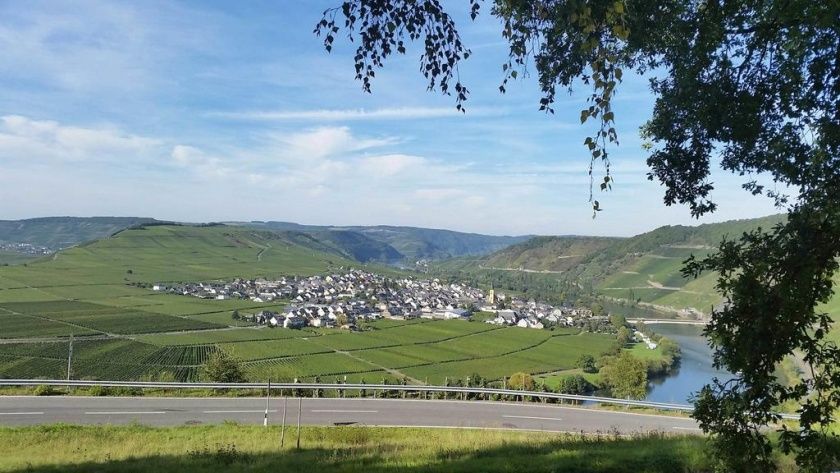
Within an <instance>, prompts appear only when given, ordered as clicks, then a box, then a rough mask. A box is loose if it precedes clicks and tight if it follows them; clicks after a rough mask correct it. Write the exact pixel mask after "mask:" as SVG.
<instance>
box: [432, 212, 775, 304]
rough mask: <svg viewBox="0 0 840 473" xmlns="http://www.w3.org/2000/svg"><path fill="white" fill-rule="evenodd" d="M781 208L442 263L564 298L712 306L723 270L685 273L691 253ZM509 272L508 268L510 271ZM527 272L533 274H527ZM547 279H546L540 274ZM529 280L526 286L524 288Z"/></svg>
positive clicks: (534, 243)
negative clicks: (754, 216) (717, 278)
mask: <svg viewBox="0 0 840 473" xmlns="http://www.w3.org/2000/svg"><path fill="white" fill-rule="evenodd" d="M783 219H784V216H782V215H773V216H768V217H763V218H757V219H748V220H732V221H728V222H721V223H712V224H703V225H698V226H683V225H673V226H665V227H660V228H657V229H655V230H653V231H650V232H647V233H643V234H641V235H637V236H634V237H631V238H597V237H535V238H532V239H530V240H528V241H526V242H523V243H518V244H515V245H511V246H509V247H507V248H504V249H502V250H500V251H498V252H496V253H493V254H490V255H487V256H483V257H480V258H471V259H466V258H461V259H453V260H449V261H445V262H442V263H440V264H438V265H436V269H437V270H440V271H443V272H449V273H452V274H456V273H457V274H458V275H459V276H463V275H472V277H473V278H474V279H477V280H482V281H491V282H492V283H493V284H494V285H496V286H497V287H501V288H504V289H510V290H518V291H523V292H530V293H533V292H534V288H542V289H541V290H540V292H539V294H540V295H543V293H544V292H546V291H550V290H555V291H557V290H560V291H563V293H564V297H566V298H574V297H573V296H572V294H573V295H574V296H576V297H580V296H589V295H600V296H604V297H606V298H607V300H610V299H614V300H615V301H616V302H620V303H627V302H632V303H642V305H646V306H648V307H653V308H657V309H661V310H666V311H673V310H682V309H689V308H691V309H695V310H698V311H701V312H705V313H708V312H709V311H710V310H711V308H712V307H713V306H714V305H716V304H719V303H720V297H719V295H718V294H717V293H716V292H715V290H714V284H715V276H714V275H713V274H706V275H704V276H702V277H700V278H698V279H691V280H689V279H685V278H683V277H682V274H681V272H680V269H681V268H682V265H683V261H685V259H686V258H688V257H689V256H690V255H692V254H694V255H696V256H703V255H705V254H708V253H709V252H710V251H713V250H714V248H716V247H717V246H718V244H719V243H720V241H721V240H722V239H723V238H724V237H729V238H737V237H738V236H739V235H741V234H742V233H743V232H745V231H749V230H752V229H754V228H757V227H762V228H770V227H772V226H773V225H775V224H777V223H779V222H781V221H783ZM503 272H507V273H508V274H504V273H503ZM522 273H549V274H536V275H535V274H530V275H527V276H528V277H527V278H526V277H525V275H524V274H522ZM540 278H542V279H540ZM520 286H521V287H520Z"/></svg>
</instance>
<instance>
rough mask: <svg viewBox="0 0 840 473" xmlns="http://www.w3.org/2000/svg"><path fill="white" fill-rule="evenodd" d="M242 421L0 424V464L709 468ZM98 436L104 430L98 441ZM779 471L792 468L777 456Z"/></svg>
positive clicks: (486, 439) (593, 451)
mask: <svg viewBox="0 0 840 473" xmlns="http://www.w3.org/2000/svg"><path fill="white" fill-rule="evenodd" d="M294 433H295V432H294V429H287V432H286V445H285V448H283V449H281V448H280V446H279V441H278V439H279V437H280V429H279V428H278V427H269V428H268V429H265V428H262V427H254V426H242V425H218V426H185V427H173V428H151V427H142V426H126V427H114V426H98V427H75V426H66V425H57V426H42V427H25V428H0V471H4V472H24V471H27V472H36V473H48V472H49V473H52V472H59V471H60V472H69V473H72V472H87V471H98V472H103V473H107V472H120V473H122V472H125V471H133V472H138V473H143V472H147V471H148V472H151V471H155V472H158V471H191V472H226V473H227V472H237V471H260V472H262V471H264V472H276V471H320V472H351V471H368V472H376V473H385V472H396V471H401V472H405V471H407V472H420V471H423V472H479V471H480V472H497V471H498V472H502V471H504V472H518V471H529V472H531V471H533V472H554V471H575V472H591V473H600V472H612V473H624V472H628V473H630V472H632V473H636V472H641V471H644V472H649V473H660V472H661V473H665V472H668V473H670V472H673V471H711V470H712V466H713V464H712V460H711V459H710V458H709V456H708V455H707V454H706V452H705V445H706V441H705V440H704V439H703V438H702V437H696V436H666V435H661V434H659V435H655V434H651V435H648V436H636V437H634V438H632V439H621V438H613V437H601V438H597V437H583V436H581V435H577V434H552V433H534V432H501V431H492V430H470V429H466V430H465V429H417V428H376V427H304V428H303V429H302V432H301V449H300V450H297V449H295V448H294V441H293V440H294ZM103 439H108V441H107V442H104V441H103ZM781 466H782V468H781V470H780V471H781V472H783V473H784V472H787V471H792V470H791V469H790V465H789V464H787V463H783V464H782V465H781Z"/></svg>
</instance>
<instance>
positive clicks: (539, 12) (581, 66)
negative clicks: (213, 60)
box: [314, 0, 630, 211]
mask: <svg viewBox="0 0 840 473" xmlns="http://www.w3.org/2000/svg"><path fill="white" fill-rule="evenodd" d="M481 3H482V2H481V0H470V3H469V15H470V17H471V18H472V19H473V20H474V19H475V18H476V17H477V16H478V14H479V11H480V7H481ZM513 3H514V2H510V4H508V3H506V2H497V3H496V4H495V5H494V6H493V8H492V14H493V15H496V16H499V17H501V18H502V19H503V20H504V27H503V33H502V34H503V35H504V37H505V38H506V39H507V40H508V42H509V44H510V52H509V59H508V61H507V62H506V63H505V64H503V65H502V72H503V77H502V80H501V85H500V86H499V91H500V92H502V93H504V92H505V91H506V86H507V84H508V82H509V81H510V80H511V79H517V78H518V77H519V76H520V74H521V75H526V74H527V73H528V65H529V63H530V62H532V61H533V62H534V64H535V67H536V69H537V72H538V75H539V77H540V85H541V87H542V90H543V97H542V98H541V99H540V102H539V109H540V110H542V111H545V112H546V113H554V108H553V105H554V102H555V98H556V94H557V89H558V86H559V87H560V88H562V89H565V90H568V91H569V92H571V90H572V82H573V81H574V80H577V79H582V81H583V83H584V84H587V85H589V86H591V87H592V93H591V95H590V96H589V97H588V102H589V105H588V106H587V108H585V109H583V110H581V114H580V119H581V123H585V122H586V121H587V120H589V119H590V118H591V119H597V120H598V127H597V129H596V131H595V133H594V134H593V135H592V136H588V137H587V138H586V139H585V140H584V146H585V147H586V149H587V151H588V153H589V154H590V164H589V175H590V180H591V182H590V183H591V185H590V195H589V200H590V201H591V202H592V205H593V209H594V210H595V211H599V210H601V207H600V204H599V202H598V201H597V200H594V199H593V195H592V192H591V191H592V188H593V187H594V175H593V171H594V168H595V164H596V163H598V162H600V163H602V165H603V170H604V175H603V177H602V178H601V179H600V180H599V187H600V189H601V190H607V189H610V188H611V186H612V175H611V174H610V161H609V153H608V149H607V148H608V145H609V144H615V145H617V144H618V134H617V132H616V130H615V126H614V125H615V113H614V112H613V110H612V106H611V100H612V98H613V96H614V95H615V91H616V86H617V84H618V83H619V82H620V81H621V78H622V74H623V72H622V67H625V66H626V65H628V64H630V63H629V62H628V61H627V60H626V59H627V58H625V57H624V52H623V48H624V44H625V43H626V40H627V38H628V36H629V29H628V27H627V24H626V21H625V18H626V14H625V10H624V3H623V2H607V3H605V4H604V5H603V6H596V7H595V8H594V9H593V7H591V6H588V5H585V4H583V3H581V4H579V5H574V6H571V7H570V8H569V9H568V11H567V12H565V14H564V15H563V16H560V17H553V16H552V15H551V14H550V11H549V10H548V9H547V6H548V5H547V4H542V3H540V2H533V3H530V2H519V3H522V5H520V4H518V3H517V4H516V5H514V4H513ZM342 18H343V22H342V21H341V19H342ZM558 19H562V20H564V21H563V23H562V24H558V22H557V21H558ZM342 28H344V30H346V35H347V38H348V40H349V41H351V42H358V46H357V48H356V55H355V56H354V61H355V69H356V79H357V80H360V81H361V82H362V88H363V90H364V91H365V92H370V91H371V84H372V80H373V79H374V78H375V77H376V69H379V68H382V67H383V66H384V64H385V60H386V59H387V58H388V57H389V56H391V55H392V54H393V53H394V52H397V53H400V54H405V52H406V43H405V42H406V41H407V40H408V41H422V43H423V48H422V51H421V55H420V70H421V72H422V74H423V75H424V76H425V77H426V79H427V80H428V89H429V90H438V89H439V90H440V91H441V92H442V93H443V94H446V95H452V92H453V89H454V93H455V102H456V105H455V107H456V108H457V109H458V110H460V111H462V112H465V111H466V108H465V107H464V102H466V100H467V98H468V96H469V89H467V87H466V86H465V85H464V84H463V83H462V82H461V80H460V74H459V64H460V62H461V61H462V60H465V59H467V58H469V56H470V54H471V53H470V50H469V49H467V48H466V47H465V46H464V44H463V42H462V41H461V38H460V36H459V34H458V31H457V29H456V27H455V22H454V20H453V19H452V17H451V16H450V15H449V14H447V13H446V12H445V11H444V9H443V6H442V5H441V3H440V2H439V1H437V0H397V1H388V0H364V1H347V2H344V3H342V4H341V6H340V7H336V8H330V9H328V10H326V11H325V12H324V14H323V17H322V18H321V21H319V22H318V24H317V25H316V26H315V30H314V33H315V34H316V35H318V36H321V37H323V39H324V47H325V48H326V50H327V51H328V52H330V51H332V48H333V44H334V43H335V39H336V35H337V34H338V33H339V32H340V31H341V29H342ZM565 50H575V51H580V52H581V59H580V60H575V61H571V62H570V61H564V60H560V59H561V56H559V55H558V52H560V51H565ZM452 82H454V85H452Z"/></svg>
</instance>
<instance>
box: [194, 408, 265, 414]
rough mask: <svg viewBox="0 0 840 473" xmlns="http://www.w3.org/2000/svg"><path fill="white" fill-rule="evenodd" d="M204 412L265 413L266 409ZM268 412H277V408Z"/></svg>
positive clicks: (207, 412) (212, 412) (206, 412)
mask: <svg viewBox="0 0 840 473" xmlns="http://www.w3.org/2000/svg"><path fill="white" fill-rule="evenodd" d="M203 412H204V413H205V414H263V413H265V409H259V410H254V409H251V410H247V409H246V410H230V411H203ZM268 412H269V413H271V412H277V410H274V409H272V410H269V411H268Z"/></svg>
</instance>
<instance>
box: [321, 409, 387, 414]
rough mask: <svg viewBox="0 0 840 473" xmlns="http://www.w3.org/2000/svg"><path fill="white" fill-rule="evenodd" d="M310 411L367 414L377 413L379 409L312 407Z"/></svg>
mask: <svg viewBox="0 0 840 473" xmlns="http://www.w3.org/2000/svg"><path fill="white" fill-rule="evenodd" d="M309 412H331V413H348V414H366V413H371V414H373V413H377V412H379V411H354V410H342V409H312V410H311V411H309Z"/></svg>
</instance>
